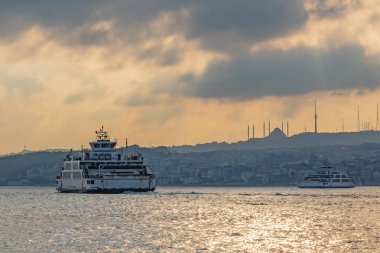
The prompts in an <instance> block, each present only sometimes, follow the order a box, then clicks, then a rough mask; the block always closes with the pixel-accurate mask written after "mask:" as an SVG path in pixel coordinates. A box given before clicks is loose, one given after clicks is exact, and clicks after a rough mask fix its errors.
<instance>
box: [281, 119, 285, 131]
mask: <svg viewBox="0 0 380 253" xmlns="http://www.w3.org/2000/svg"><path fill="white" fill-rule="evenodd" d="M281 132H284V121H281Z"/></svg>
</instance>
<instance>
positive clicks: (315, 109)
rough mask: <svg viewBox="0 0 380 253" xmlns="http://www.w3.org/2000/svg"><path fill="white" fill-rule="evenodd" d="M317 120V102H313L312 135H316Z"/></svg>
mask: <svg viewBox="0 0 380 253" xmlns="http://www.w3.org/2000/svg"><path fill="white" fill-rule="evenodd" d="M317 118H318V117H317V100H314V133H318V130H317Z"/></svg>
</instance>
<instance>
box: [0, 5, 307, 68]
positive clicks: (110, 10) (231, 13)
mask: <svg viewBox="0 0 380 253" xmlns="http://www.w3.org/2000/svg"><path fill="white" fill-rule="evenodd" d="M183 10H186V11H187V13H188V16H187V17H186V18H184V17H183V16H181V15H174V16H173V17H174V18H175V19H176V20H175V22H174V24H171V25H170V27H166V30H165V31H157V30H155V29H154V28H152V27H150V26H149V25H150V23H151V22H152V21H153V20H155V19H157V17H159V16H160V15H161V14H162V13H177V14H178V13H181V11H183ZM306 18H307V14H306V12H305V10H304V7H303V2H302V1H301V0H271V1H263V0H236V1H230V0H218V1H203V0H198V1H197V0H195V1H189V0H185V1H177V0H162V1H151V0H140V1H134V0H129V1H120V0H112V1H104V0H92V1H88V0H75V1H73V0H71V1H70V0H67V1H62V0H35V1H30V0H12V1H1V2H0V32H1V34H2V38H1V39H10V38H13V37H14V36H17V35H18V34H20V32H22V31H25V30H26V29H28V28H29V27H31V26H34V25H38V26H42V27H44V28H45V29H46V30H47V31H48V32H49V36H50V37H51V38H52V39H55V40H59V41H60V42H62V43H66V44H69V45H74V46H88V45H101V46H112V45H113V44H115V43H121V44H122V45H124V46H128V45H131V44H133V43H140V42H141V41H144V40H146V39H149V38H150V37H152V36H155V35H157V33H160V32H164V33H167V34H173V33H182V34H184V35H185V37H186V38H188V39H197V40H200V41H201V42H202V45H203V46H205V47H206V48H208V49H211V50H216V51H226V52H230V51H231V50H238V49H239V48H241V49H246V47H247V46H248V45H250V44H251V43H253V42H257V41H261V40H265V39H268V38H272V37H278V36H281V35H283V34H286V33H288V32H291V31H293V30H295V29H297V28H299V27H300V26H302V25H303V24H304V22H305V21H306ZM102 20H111V21H113V22H114V27H113V29H112V30H111V31H104V30H101V31H99V30H96V29H95V30H94V29H92V25H93V24H95V23H96V22H98V21H102ZM153 49H154V48H153ZM148 50H150V52H147V53H146V55H152V56H158V57H160V56H163V57H167V55H166V54H162V53H160V52H158V53H154V52H152V49H148ZM158 50H160V49H158ZM177 53H179V52H177ZM176 59H178V57H177V56H173V55H172V54H170V59H169V61H167V60H166V59H164V60H163V62H164V63H165V62H169V63H170V62H172V61H173V60H174V61H175V60H176Z"/></svg>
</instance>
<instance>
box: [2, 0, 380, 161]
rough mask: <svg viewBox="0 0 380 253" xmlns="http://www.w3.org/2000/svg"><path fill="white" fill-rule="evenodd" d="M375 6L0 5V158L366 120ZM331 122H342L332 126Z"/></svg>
mask: <svg viewBox="0 0 380 253" xmlns="http://www.w3.org/2000/svg"><path fill="white" fill-rule="evenodd" d="M379 28H380V2H379V1H378V0H363V1H360V0H331V1H330V0H304V1H301V0H300V1H298V0H271V1H262V0H236V1H230V0H215V1H214V0H210V1H203V0H193V1H188V0H183V1H177V0H160V1H153V0H139V1H136V0H124V1H122V0H108V1H104V0H92V1H88V0H75V1H74V0H66V1H61V0H34V1H30V0H12V1H5V0H4V1H3V0H0V35H1V36H0V129H1V130H0V139H1V144H0V154H5V153H10V152H18V151H21V150H22V149H23V148H24V145H26V147H27V149H30V150H41V149H51V148H74V149H78V148H80V146H81V145H82V144H83V145H85V146H86V145H87V143H88V141H90V140H93V139H94V137H95V133H94V132H95V130H96V129H98V128H100V127H101V125H104V127H105V129H106V130H108V131H109V132H110V135H111V138H112V139H117V140H119V142H121V144H122V143H124V139H125V138H128V142H129V143H130V144H132V143H136V144H138V145H141V146H149V145H150V144H151V145H152V146H161V145H165V146H171V145H183V144H196V143H206V142H213V141H218V142H221V141H227V142H236V141H240V140H244V139H246V138H247V125H248V124H249V125H250V126H252V125H253V124H254V125H255V131H256V132H255V136H256V137H262V134H263V132H262V131H263V130H262V128H263V122H264V121H265V122H268V121H269V120H270V121H271V126H272V129H273V128H274V127H280V126H281V122H286V121H289V126H290V134H291V135H294V134H297V133H300V132H303V131H305V128H306V131H313V125H314V122H313V117H314V101H315V100H316V101H317V109H318V130H319V131H320V132H334V131H342V130H343V128H344V131H356V130H357V114H358V108H359V110H360V121H361V123H365V122H370V123H371V124H372V125H373V127H374V128H375V127H376V106H377V103H378V102H379V95H380V90H379V87H380V43H379V41H380V33H379V31H380V29H379ZM343 125H344V127H343Z"/></svg>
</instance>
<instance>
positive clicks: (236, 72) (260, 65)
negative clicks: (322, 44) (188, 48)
mask: <svg viewBox="0 0 380 253" xmlns="http://www.w3.org/2000/svg"><path fill="white" fill-rule="evenodd" d="M379 69H380V58H379V57H372V56H366V55H365V53H364V50H363V49H362V48H360V47H355V46H349V47H343V48H337V49H331V50H318V49H315V48H297V49H292V50H289V51H277V50H276V51H274V50H273V51H260V52H256V53H254V54H251V55H246V56H241V57H236V58H234V59H232V60H231V61H216V62H214V63H212V64H211V65H210V66H209V67H208V68H207V70H206V71H205V72H204V74H203V75H201V76H194V75H192V74H187V75H184V76H182V77H181V79H180V80H179V83H181V84H182V87H184V88H183V89H182V90H181V92H183V93H184V94H186V95H187V96H195V97H204V98H227V99H256V98H260V97H264V96H289V95H297V94H306V93H309V92H312V91H334V90H340V91H341V90H345V89H374V88H378V87H380V71H379Z"/></svg>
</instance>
